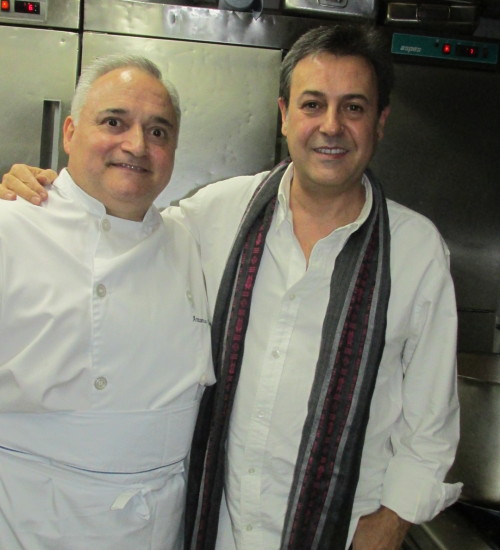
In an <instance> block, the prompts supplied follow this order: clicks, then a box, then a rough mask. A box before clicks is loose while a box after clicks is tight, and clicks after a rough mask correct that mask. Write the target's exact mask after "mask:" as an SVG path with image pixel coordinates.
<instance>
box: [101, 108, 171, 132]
mask: <svg viewBox="0 0 500 550" xmlns="http://www.w3.org/2000/svg"><path fill="white" fill-rule="evenodd" d="M128 113H129V111H127V109H119V108H113V107H111V108H109V109H103V110H102V111H99V115H101V116H102V115H106V114H109V115H127V114H128ZM151 120H152V121H153V122H156V123H157V124H163V125H164V126H168V127H169V128H175V125H174V124H173V123H172V122H170V120H168V119H167V118H165V117H162V116H157V115H155V116H152V117H151Z"/></svg>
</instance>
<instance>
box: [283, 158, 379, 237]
mask: <svg viewBox="0 0 500 550" xmlns="http://www.w3.org/2000/svg"><path fill="white" fill-rule="evenodd" d="M292 178H293V162H291V163H290V164H289V165H288V167H287V169H286V170H285V173H284V174H283V176H282V178H281V182H280V185H279V188H278V208H277V213H276V224H277V227H279V226H280V225H281V224H282V223H283V222H285V221H287V220H288V221H289V222H290V223H291V222H292V211H291V210H290V187H291V184H292ZM361 183H362V185H363V187H364V188H365V203H364V205H363V208H362V209H361V212H360V213H359V216H358V217H357V218H356V219H355V220H354V221H353V222H351V223H349V224H347V225H345V226H344V228H346V227H348V228H350V229H351V230H352V231H356V230H357V229H359V227H360V226H361V225H363V223H364V222H365V221H366V220H367V218H368V216H369V214H370V211H371V208H372V204H373V191H372V186H371V184H370V181H369V179H368V177H367V176H366V174H363V178H362V180H361Z"/></svg>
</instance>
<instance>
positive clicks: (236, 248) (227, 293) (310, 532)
mask: <svg viewBox="0 0 500 550" xmlns="http://www.w3.org/2000/svg"><path fill="white" fill-rule="evenodd" d="M288 163H289V161H285V162H282V163H280V164H279V165H278V166H276V167H275V168H274V169H273V170H272V171H271V172H270V173H269V175H268V176H267V178H266V179H265V180H264V181H263V182H262V183H261V184H260V185H259V187H258V188H257V190H256V191H255V193H254V195H253V197H252V199H251V201H250V203H249V205H248V207H247V210H246V212H245V214H244V216H243V219H242V221H241V224H240V228H239V232H238V235H237V236H236V239H235V242H234V244H233V248H232V251H231V253H230V255H229V259H228V261H227V264H226V268H225V271H224V274H223V276H222V280H221V285H220V288H219V293H218V296H217V302H216V306H215V311H214V319H213V325H212V345H213V357H214V365H215V372H216V376H217V380H218V381H217V384H216V385H215V386H212V387H211V388H207V390H206V391H205V394H204V396H203V399H202V403H201V407H200V413H199V416H198V421H197V425H196V428H195V434H194V438H193V447H192V452H191V461H190V471H189V479H188V497H187V510H186V547H185V548H186V550H187V549H190V550H212V549H214V548H215V541H216V538H217V527H218V520H219V510H220V502H221V498H222V491H223V484H224V466H225V445H226V439H227V433H228V427H229V418H230V415H231V409H232V405H233V403H234V396H235V392H236V387H237V384H238V376H239V372H240V367H241V362H242V358H243V353H244V348H245V333H246V328H247V325H248V319H249V315H250V307H251V302H252V292H253V289H254V284H255V280H256V277H257V273H258V269H259V264H260V260H261V258H262V254H263V252H264V248H265V239H266V234H267V231H268V230H269V227H270V225H271V221H272V218H273V213H274V209H275V205H276V200H277V193H278V187H279V184H280V181H281V178H282V176H283V173H284V171H285V170H286V168H287V166H288ZM367 175H368V178H369V180H370V183H371V186H372V190H373V205H372V209H371V212H370V214H369V216H368V219H367V220H366V222H365V223H364V224H363V225H362V226H361V227H360V228H359V229H358V230H357V231H355V232H354V233H353V234H352V235H351V236H350V237H349V239H348V241H347V243H346V244H345V246H344V248H343V250H342V251H341V252H340V254H339V256H338V257H337V259H336V262H335V270H334V271H333V272H332V278H331V284H330V297H329V302H328V307H327V310H326V315H325V318H324V320H323V327H322V336H321V345H320V351H319V357H318V359H317V362H316V371H315V377H314V382H313V385H312V390H311V394H310V396H309V402H308V413H307V417H306V420H305V423H304V427H303V430H302V439H301V442H300V446H299V451H298V456H297V461H296V466H295V472H294V477H293V482H292V487H291V491H290V495H289V498H288V507H287V512H286V517H285V522H284V526H283V532H282V538H281V544H280V550H304V549H307V550H327V549H328V550H344V549H345V545H346V539H347V535H348V529H349V522H350V518H351V513H352V505H353V500H354V494H355V491H356V486H357V483H358V478H359V468H360V462H361V453H362V450H363V442H364V436H365V431H366V425H367V423H368V416H369V410H370V402H371V398H372V394H373V389H374V387H375V381H376V377H377V372H378V366H379V363H380V359H381V356H382V351H383V348H384V342H385V340H384V338H385V327H386V315H387V304H388V300H389V293H390V266H389V252H390V250H389V248H390V233H389V221H388V214H387V205H386V201H385V198H384V195H383V191H382V189H381V187H380V184H379V183H378V182H377V181H376V179H375V178H374V177H373V176H372V175H371V174H367ZM307 368H309V367H307ZM259 550H261V549H259ZM276 550H277V549H276Z"/></svg>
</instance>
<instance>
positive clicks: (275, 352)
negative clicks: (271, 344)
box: [271, 349, 280, 359]
mask: <svg viewBox="0 0 500 550" xmlns="http://www.w3.org/2000/svg"><path fill="white" fill-rule="evenodd" d="M271 355H272V356H273V357H274V358H275V359H278V358H279V356H280V351H279V350H278V349H275V350H273V352H272V353H271Z"/></svg>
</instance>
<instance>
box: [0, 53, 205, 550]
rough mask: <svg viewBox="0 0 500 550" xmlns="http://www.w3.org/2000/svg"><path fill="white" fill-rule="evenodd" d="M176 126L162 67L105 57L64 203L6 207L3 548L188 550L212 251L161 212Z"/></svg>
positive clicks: (1, 298)
mask: <svg viewBox="0 0 500 550" xmlns="http://www.w3.org/2000/svg"><path fill="white" fill-rule="evenodd" d="M179 122H180V108H179V102H178V97H177V93H176V91H175V89H174V88H173V86H171V85H170V84H168V83H167V84H165V83H164V82H162V80H161V74H160V72H159V70H158V69H157V67H156V66H155V65H154V64H152V63H151V62H150V61H148V60H147V59H144V58H141V57H133V56H109V57H105V58H101V59H98V60H96V61H95V62H94V63H93V64H91V65H90V66H89V67H88V68H87V69H86V70H84V72H83V73H82V76H81V78H80V81H79V84H78V87H77V90H76V92H75V96H74V100H73V103H72V109H71V115H70V116H69V117H68V118H67V119H66V120H65V122H64V147H65V150H66V152H67V153H68V155H69V161H68V167H67V169H64V170H62V172H61V173H60V175H59V176H58V178H57V179H56V180H55V182H54V184H53V191H52V192H51V200H50V202H48V203H47V204H46V205H44V206H43V207H42V208H37V207H35V206H34V205H32V204H30V203H27V202H24V201H16V202H12V203H9V202H2V203H1V204H0V281H1V283H0V284H1V291H0V306H1V309H0V339H1V341H2V345H1V347H0V462H1V467H0V547H1V548H2V549H5V550H21V549H22V550H35V549H36V550H56V549H57V550H90V549H92V550H117V549H119V550H139V549H141V550H142V549H147V550H179V549H180V548H181V547H182V518H183V510H184V506H183V503H184V500H185V473H184V461H185V458H186V456H187V454H188V451H189V447H190V443H191V435H192V431H193V426H194V422H195V419H196V415H197V412H198V404H199V400H200V396H201V394H202V393H203V387H204V386H205V385H207V384H210V383H212V382H213V370H212V365H211V360H210V338H209V324H208V316H207V310H206V293H205V289H204V283H203V279H202V274H201V267H200V264H199V257H198V252H197V250H196V247H195V246H194V243H193V241H192V239H191V238H190V237H189V235H188V234H187V231H186V230H185V229H184V228H183V227H182V226H181V225H179V224H178V223H177V222H175V221H174V220H165V221H163V220H162V218H161V216H160V213H159V212H158V211H157V210H156V208H155V207H154V206H152V203H153V201H154V199H155V198H156V197H157V196H158V194H159V193H160V192H161V191H162V190H163V189H164V188H165V186H166V185H167V183H168V181H169V179H170V175H171V173H172V169H173V163H174V156H175V150H176V146H177V136H178V132H179ZM21 225H22V227H23V231H18V229H19V227H20V226H21ZM33 274H36V275H35V284H33Z"/></svg>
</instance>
